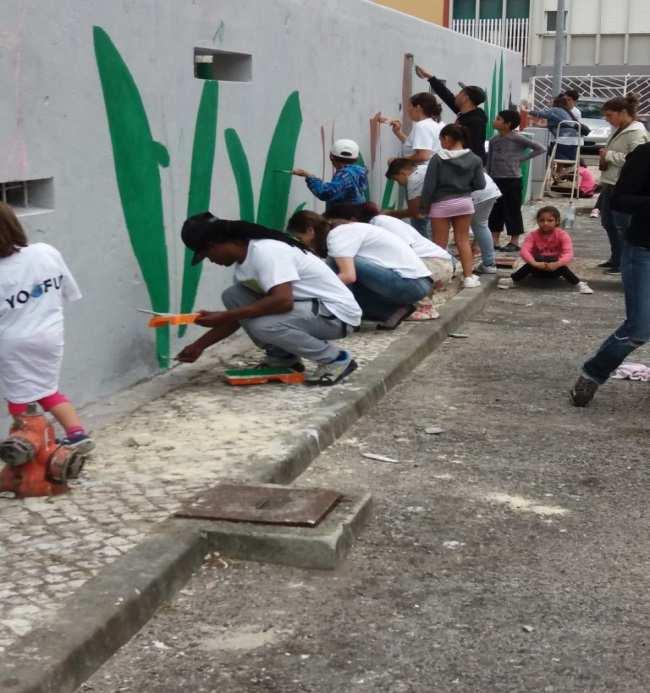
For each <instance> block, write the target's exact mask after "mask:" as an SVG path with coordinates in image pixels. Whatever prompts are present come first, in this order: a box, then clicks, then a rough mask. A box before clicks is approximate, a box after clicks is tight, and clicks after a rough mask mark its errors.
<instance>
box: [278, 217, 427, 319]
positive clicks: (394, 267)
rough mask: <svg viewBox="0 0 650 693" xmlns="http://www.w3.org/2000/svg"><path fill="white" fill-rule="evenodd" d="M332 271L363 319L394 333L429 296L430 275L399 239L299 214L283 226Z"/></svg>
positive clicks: (372, 229) (357, 225)
mask: <svg viewBox="0 0 650 693" xmlns="http://www.w3.org/2000/svg"><path fill="white" fill-rule="evenodd" d="M287 229H288V231H289V233H291V234H292V235H294V236H295V237H297V238H299V239H300V240H301V241H302V242H303V243H304V244H305V245H307V246H309V247H310V248H311V249H312V250H313V251H314V252H315V253H317V254H318V255H320V256H321V257H323V258H326V257H328V258H329V261H330V262H331V263H332V264H333V265H334V266H335V267H336V269H337V270H338V274H339V278H340V280H341V281H342V282H343V283H344V284H345V285H346V286H348V287H349V288H350V289H351V291H352V293H353V294H354V296H355V298H356V299H357V301H358V303H359V305H360V306H361V309H362V310H363V317H364V319H366V320H371V321H375V322H378V323H380V325H379V327H381V328H383V329H394V328H395V327H397V325H399V323H400V322H401V321H402V320H404V319H405V318H407V317H408V316H409V315H411V313H413V312H414V311H415V309H416V307H415V305H414V304H416V303H417V302H418V301H420V300H422V299H423V298H425V297H426V296H429V295H430V294H431V291H432V289H433V280H432V278H431V271H430V270H429V269H428V268H427V267H426V265H425V264H424V263H423V262H422V260H420V258H419V257H418V256H417V255H416V254H415V252H414V251H413V249H412V248H411V247H410V246H409V245H407V244H406V243H404V241H402V240H401V239H400V238H398V237H396V236H394V235H393V234H390V233H387V232H386V231H383V230H381V229H379V228H377V227H376V226H373V225H372V224H367V223H362V222H350V221H349V220H347V219H345V220H337V219H326V218H325V217H322V216H321V215H319V214H315V213H314V212H309V211H306V210H303V211H301V212H297V213H296V214H294V215H293V216H292V217H291V219H289V223H288V226H287Z"/></svg>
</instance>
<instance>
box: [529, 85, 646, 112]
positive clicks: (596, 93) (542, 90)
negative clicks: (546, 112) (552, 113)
mask: <svg viewBox="0 0 650 693" xmlns="http://www.w3.org/2000/svg"><path fill="white" fill-rule="evenodd" d="M562 89H577V90H578V92H579V93H580V96H581V97H582V98H585V99H587V98H590V97H591V98H603V99H611V98H612V97H613V96H622V95H624V94H627V93H629V92H634V93H635V94H636V95H637V96H638V97H639V101H640V104H639V114H641V115H643V116H644V117H646V118H647V117H648V116H650V75H575V76H571V75H565V76H564V77H563V78H562ZM529 94H530V97H529V98H530V103H531V106H532V107H533V108H539V107H541V106H548V105H549V104H550V103H551V101H552V100H553V97H554V96H556V95H555V94H553V77H552V76H550V75H545V76H543V77H533V78H532V79H531V80H530V91H529Z"/></svg>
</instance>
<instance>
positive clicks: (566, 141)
mask: <svg viewBox="0 0 650 693" xmlns="http://www.w3.org/2000/svg"><path fill="white" fill-rule="evenodd" d="M528 114H529V115H531V116H533V118H544V119H545V120H546V128H547V130H548V131H549V134H550V136H551V143H550V145H549V150H548V153H549V156H550V155H551V154H552V152H553V147H554V142H556V141H557V148H556V150H555V157H554V158H555V159H556V160H561V161H569V162H571V161H575V160H576V157H577V154H578V146H579V145H580V134H581V132H582V129H583V126H581V124H580V121H579V120H578V119H576V118H575V117H574V116H573V114H572V113H571V103H570V101H569V99H568V98H567V96H566V94H558V96H556V97H555V98H554V99H553V105H552V106H551V107H549V108H540V109H537V110H530V111H528ZM574 123H575V124H574ZM588 132H589V129H588V128H585V134H587V133H588Z"/></svg>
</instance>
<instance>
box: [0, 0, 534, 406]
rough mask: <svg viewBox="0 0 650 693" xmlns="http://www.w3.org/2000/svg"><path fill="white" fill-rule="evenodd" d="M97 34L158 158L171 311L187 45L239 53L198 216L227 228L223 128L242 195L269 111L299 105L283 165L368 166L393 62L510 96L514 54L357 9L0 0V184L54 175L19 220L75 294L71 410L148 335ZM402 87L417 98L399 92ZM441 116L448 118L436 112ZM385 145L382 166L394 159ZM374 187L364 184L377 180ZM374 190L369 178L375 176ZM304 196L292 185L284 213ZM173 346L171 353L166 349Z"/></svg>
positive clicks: (210, 284) (129, 359)
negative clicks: (35, 210)
mask: <svg viewBox="0 0 650 693" xmlns="http://www.w3.org/2000/svg"><path fill="white" fill-rule="evenodd" d="M95 25H96V26H99V27H101V28H102V29H104V30H105V31H106V32H107V33H108V35H109V36H110V37H111V39H112V40H113V42H114V44H115V45H116V47H117V48H118V50H119V51H120V53H121V56H122V57H123V59H124V61H125V62H126V64H127V65H128V67H129V68H130V71H131V73H132V75H133V77H134V79H135V82H136V83H137V85H138V87H139V90H140V94H141V96H142V100H143V103H144V106H145V108H146V111H147V114H148V118H149V123H150V125H151V131H152V134H153V138H154V139H155V140H158V141H160V142H162V143H163V144H164V145H165V146H166V147H167V149H168V151H169V154H170V158H171V164H170V166H169V167H168V168H161V169H160V175H161V181H162V196H163V201H164V219H165V227H166V234H167V245H168V252H169V264H170V266H171V270H170V282H171V296H172V307H177V306H178V302H179V297H180V290H181V268H182V260H183V246H182V244H181V242H180V239H179V237H178V232H179V229H180V226H181V223H182V221H183V219H184V217H185V212H186V207H187V190H188V177H189V169H190V160H191V149H192V138H193V132H194V121H195V118H196V111H197V106H198V102H199V97H200V94H201V89H202V86H203V82H202V81H201V80H197V79H195V78H194V77H193V48H194V47H195V46H202V47H214V48H220V49H224V50H234V51H242V52H250V53H252V54H253V81H252V82H251V83H248V84H236V83H222V84H221V85H220V98H219V113H218V140H217V153H216V159H215V164H214V177H213V184H212V202H211V209H212V211H213V212H215V213H217V214H218V215H219V216H222V217H237V216H238V209H239V207H238V202H237V195H236V189H235V185H234V179H233V175H232V172H231V169H230V165H229V163H228V159H227V156H226V152H225V146H224V138H223V131H224V129H225V128H230V127H235V128H236V129H237V130H238V132H239V135H240V136H241V138H242V141H243V143H244V146H245V148H246V151H247V153H248V157H249V161H250V165H251V170H252V176H253V187H254V190H255V194H256V195H257V194H258V192H259V184H260V181H261V177H262V172H263V167H264V162H265V157H266V152H267V147H268V144H269V141H270V138H271V135H272V132H273V129H274V127H275V124H276V120H277V117H278V115H279V112H280V109H281V108H282V106H283V104H284V102H285V100H286V98H287V96H288V95H289V94H290V93H291V92H292V91H294V90H298V91H299V92H300V103H301V107H302V114H303V121H304V122H303V126H302V131H301V135H300V139H299V143H298V151H297V155H296V165H300V166H302V167H305V168H308V169H313V170H315V171H316V172H318V171H320V170H321V167H322V156H321V140H320V128H321V125H323V126H325V129H326V132H327V139H328V141H329V138H330V134H331V130H332V127H333V126H334V127H335V134H336V136H339V137H342V136H346V137H353V138H355V139H357V140H359V142H360V143H361V145H362V151H363V152H364V155H365V157H366V158H367V159H368V158H369V127H368V119H369V117H370V116H371V114H373V113H374V112H375V111H378V110H381V111H383V112H385V113H386V114H389V115H395V116H396V115H399V108H400V102H401V87H402V64H403V57H404V54H405V53H407V52H410V53H414V54H415V57H416V61H418V62H422V63H423V64H424V65H426V66H428V67H431V68H432V69H433V70H434V71H435V72H436V73H437V74H438V75H439V76H441V77H443V78H446V79H448V80H449V82H450V84H451V85H452V86H454V85H455V84H456V82H457V80H459V79H460V80H464V81H467V82H470V83H478V84H482V85H484V86H485V87H489V85H490V80H491V76H492V70H493V67H494V65H495V63H496V61H497V60H498V59H500V56H501V55H502V53H503V56H504V65H505V78H504V92H505V93H504V98H506V99H507V96H508V94H509V93H512V94H514V95H518V94H519V91H520V64H519V59H518V56H517V55H515V54H513V53H508V52H502V51H501V50H500V49H499V48H497V47H495V46H489V45H487V44H483V43H479V42H476V41H473V40H471V39H466V38H464V37H462V36H460V35H458V34H455V33H453V32H450V31H448V30H446V29H443V28H441V27H438V26H435V25H432V24H428V23H426V22H423V21H420V20H417V19H413V18H410V17H408V16H406V15H403V14H400V13H397V12H394V11H391V10H388V9H385V8H382V7H380V6H378V5H376V4H375V3H371V2H366V1H365V0H328V1H327V2H312V1H311V0H238V1H237V2H232V1H231V0H194V1H193V2H187V1H183V2H181V1H179V0H120V1H119V2H117V0H111V1H110V2H107V0H84V1H83V2H79V1H75V2H69V1H67V0H48V2H43V0H3V1H2V3H0V85H1V87H2V93H3V95H4V98H3V104H2V108H1V109H0V181H8V180H15V179H31V178H44V177H50V176H51V177H53V178H54V190H55V200H56V202H55V209H54V210H53V211H52V212H48V213H45V214H42V215H37V216H32V217H29V218H28V219H26V226H27V228H28V230H29V233H30V236H31V239H32V240H34V241H37V240H42V241H45V242H48V243H51V244H53V245H55V246H56V247H58V248H59V249H60V250H61V251H62V252H63V255H64V256H65V258H66V259H67V261H68V263H69V265H70V266H71V268H72V270H73V272H74V274H75V275H76V277H77V279H78V281H79V284H80V285H81V287H82V290H83V292H84V300H83V301H82V302H81V303H79V304H73V305H71V306H70V307H69V310H68V313H67V342H66V358H65V365H64V373H63V376H62V389H63V391H65V392H67V393H69V394H70V395H71V396H72V397H73V398H74V399H75V401H77V402H79V403H84V402H88V401H90V400H93V399H96V398H98V397H100V396H102V395H106V394H108V393H112V392H115V391H116V390H117V389H119V388H121V387H124V386H126V385H128V384H131V383H133V382H135V381H137V380H138V379H141V378H144V377H146V376H149V375H151V374H152V373H154V372H155V371H156V369H157V364H156V360H155V354H154V339H153V332H152V331H151V330H149V329H147V327H146V324H145V320H144V319H143V317H142V316H140V315H139V314H137V313H136V312H135V310H134V309H135V308H136V307H145V308H147V307H149V301H148V296H147V292H146V290H145V285H144V283H143V280H142V276H141V274H140V270H139V268H138V265H137V263H136V260H135V258H134V254H133V252H132V250H131V246H130V244H129V240H128V236H127V232H126V227H125V220H124V216H123V211H122V207H121V204H120V199H119V196H118V189H117V185H116V176H115V168H114V162H113V154H112V149H111V140H110V137H109V131H108V127H107V117H106V111H105V106H104V101H103V97H102V91H101V87H100V82H99V78H98V71H97V65H96V62H95V55H94V50H93V26H95ZM414 86H415V87H416V90H419V89H420V88H421V87H424V86H426V85H425V84H424V83H418V80H417V79H415V81H414ZM445 118H446V119H447V120H450V119H451V114H450V113H449V112H448V111H446V112H445ZM395 143H396V140H395V139H394V138H393V137H392V135H391V134H390V133H388V132H386V133H384V135H383V137H382V148H381V156H382V162H381V165H380V166H379V170H381V171H382V173H383V168H384V166H385V160H386V159H387V158H388V157H389V156H391V155H394V154H395V153H396V151H397V148H396V144H395ZM379 177H380V176H379V175H378V176H377V178H378V179H379ZM381 178H382V179H383V175H382V176H381ZM303 201H306V202H308V206H309V207H312V198H311V196H310V194H309V193H308V191H307V190H306V188H305V186H304V183H303V182H302V180H300V179H295V180H294V183H293V187H292V193H291V200H290V204H289V213H290V212H291V210H293V208H294V207H295V206H296V205H298V204H299V203H301V202H303ZM228 283H229V276H228V272H227V271H225V270H222V269H219V268H215V267H213V266H209V267H205V269H204V274H203V279H202V282H201V286H200V291H199V298H198V301H197V306H198V307H217V306H218V305H219V296H220V292H221V290H222V289H223V288H224V287H225V286H226V285H227V284H228ZM178 346H179V345H178V342H176V340H174V343H173V344H172V353H175V352H176V350H177V349H178Z"/></svg>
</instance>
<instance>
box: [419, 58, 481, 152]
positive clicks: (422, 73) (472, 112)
mask: <svg viewBox="0 0 650 693" xmlns="http://www.w3.org/2000/svg"><path fill="white" fill-rule="evenodd" d="M415 74H416V75H417V76H418V77H420V78H421V79H426V80H428V82H429V84H430V85H431V88H432V89H433V91H434V92H435V93H436V94H437V95H438V96H439V97H440V98H441V99H442V100H443V101H444V102H445V103H446V104H447V106H449V108H450V109H451V110H452V111H453V112H454V113H456V114H457V118H456V123H457V124H458V125H462V126H463V127H464V128H467V131H468V143H467V145H468V147H469V149H471V150H472V151H473V152H474V154H476V156H478V157H480V159H481V161H482V162H483V164H485V162H486V161H487V154H486V153H485V133H486V130H487V115H486V114H485V111H484V110H483V109H482V108H479V106H480V105H481V104H482V103H484V102H485V99H486V94H485V90H484V89H481V87H477V86H475V85H472V84H463V82H458V84H459V85H460V87H461V90H460V91H459V92H458V94H456V95H455V96H454V95H453V94H452V92H451V91H449V89H448V88H447V86H446V85H445V83H444V82H443V81H442V80H441V79H438V78H437V77H434V76H433V75H432V74H431V73H430V72H427V71H426V70H425V69H423V68H422V67H420V66H419V65H416V67H415Z"/></svg>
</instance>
